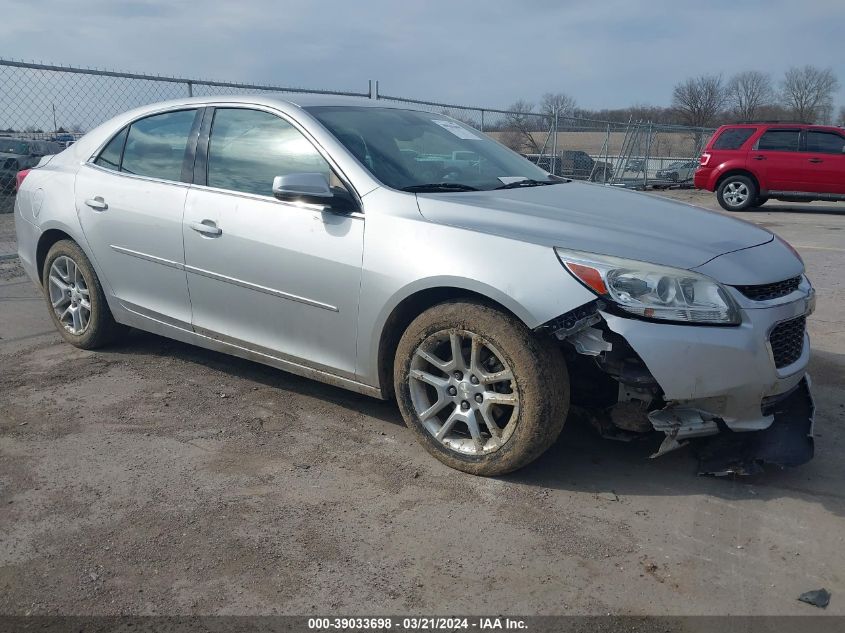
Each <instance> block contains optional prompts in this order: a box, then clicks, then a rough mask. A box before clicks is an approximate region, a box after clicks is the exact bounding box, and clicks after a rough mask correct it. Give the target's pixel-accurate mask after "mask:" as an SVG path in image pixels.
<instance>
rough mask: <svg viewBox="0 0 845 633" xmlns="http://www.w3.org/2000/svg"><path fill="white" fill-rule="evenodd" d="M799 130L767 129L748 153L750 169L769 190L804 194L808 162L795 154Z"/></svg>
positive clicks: (799, 136) (798, 154)
mask: <svg viewBox="0 0 845 633" xmlns="http://www.w3.org/2000/svg"><path fill="white" fill-rule="evenodd" d="M800 139H801V130H800V129H798V128H770V129H768V130H766V131H765V132H763V134H762V135H761V136H760V138H758V139H757V142H756V143H754V146H753V148H752V150H751V152H750V153H749V155H748V157H749V158H750V159H751V161H752V166H753V167H754V169H755V170H756V171H757V172H758V173H759V174H760V175H761V176H763V178H761V180H762V181H763V182H765V183H766V185H768V186H767V187H765V188H766V189H768V190H770V191H808V190H809V189H808V187H809V183H808V182H806V181H807V179H808V178H809V175H808V174H807V171H808V169H807V168H808V167H809V163H808V162H807V160H806V158H805V157H803V156H802V155H801V154H800V153H799V152H798V149H799V146H800Z"/></svg>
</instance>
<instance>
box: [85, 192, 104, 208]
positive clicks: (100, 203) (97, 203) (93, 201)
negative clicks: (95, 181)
mask: <svg viewBox="0 0 845 633" xmlns="http://www.w3.org/2000/svg"><path fill="white" fill-rule="evenodd" d="M85 204H87V205H88V206H89V207H91V208H92V209H94V211H105V210H106V209H108V208H109V205H107V204H106V201H105V200H103V197H102V196H96V197H94V198H88V199H87V200H86V201H85Z"/></svg>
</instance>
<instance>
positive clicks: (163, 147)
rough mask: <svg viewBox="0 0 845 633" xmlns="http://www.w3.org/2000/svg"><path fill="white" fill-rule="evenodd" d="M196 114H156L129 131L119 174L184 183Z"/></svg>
mask: <svg viewBox="0 0 845 633" xmlns="http://www.w3.org/2000/svg"><path fill="white" fill-rule="evenodd" d="M195 114H196V110H179V111H178V112H166V113H164V114H156V115H153V116H150V117H147V118H146V119H141V120H140V121H135V123H133V124H132V125H131V126H130V127H129V134H128V136H127V137H126V147H125V149H124V150H123V162H122V163H121V166H120V171H123V172H126V173H128V174H136V175H138V176H149V177H151V178H160V179H162V180H173V181H179V180H181V179H182V162H183V160H184V158H185V148H186V147H187V146H188V136H189V135H190V133H191V126H192V125H193V123H194V115H195Z"/></svg>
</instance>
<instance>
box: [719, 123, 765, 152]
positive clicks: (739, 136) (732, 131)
mask: <svg viewBox="0 0 845 633" xmlns="http://www.w3.org/2000/svg"><path fill="white" fill-rule="evenodd" d="M756 131H757V128H756V127H729V128H727V129H724V130H722V133H721V134H719V136H718V137H717V138H716V140H715V141H714V142H713V146H712V147H711V149H739V148H740V147H742V146H743V144H744V143H745V141H747V140H748V139H750V138H751V137H752V135H753V134H754V132H756Z"/></svg>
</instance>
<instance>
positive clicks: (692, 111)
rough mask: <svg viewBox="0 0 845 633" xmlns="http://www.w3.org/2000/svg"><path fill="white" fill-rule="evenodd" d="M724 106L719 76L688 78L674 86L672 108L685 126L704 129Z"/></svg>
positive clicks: (723, 94)
mask: <svg viewBox="0 0 845 633" xmlns="http://www.w3.org/2000/svg"><path fill="white" fill-rule="evenodd" d="M724 104H725V89H724V86H723V85H722V76H721V75H701V76H699V77H690V78H689V79H686V80H684V81H682V82H681V83H679V84H678V85H676V86H675V90H674V91H673V93H672V107H673V108H674V109H675V111H676V112H677V113H678V118H679V119H680V120H681V122H683V123H684V124H686V125H691V126H695V127H706V126H708V125H711V124H712V123H713V122H714V120H715V119H716V115H717V114H719V111H720V110H721V109H722V106H723V105H724Z"/></svg>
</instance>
